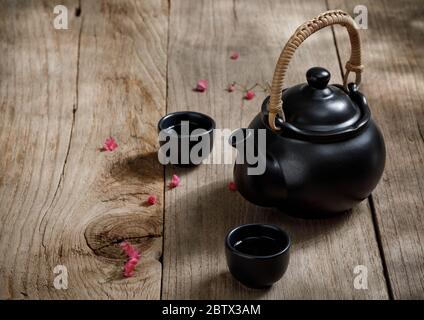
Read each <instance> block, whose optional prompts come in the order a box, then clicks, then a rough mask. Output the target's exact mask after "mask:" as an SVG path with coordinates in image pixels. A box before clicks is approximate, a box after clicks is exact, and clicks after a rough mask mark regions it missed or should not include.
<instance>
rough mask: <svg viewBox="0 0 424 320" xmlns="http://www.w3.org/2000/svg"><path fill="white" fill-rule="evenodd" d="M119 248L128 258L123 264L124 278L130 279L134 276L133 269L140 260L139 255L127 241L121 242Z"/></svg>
mask: <svg viewBox="0 0 424 320" xmlns="http://www.w3.org/2000/svg"><path fill="white" fill-rule="evenodd" d="M120 246H121V248H122V250H123V251H124V252H125V253H126V255H127V256H128V260H127V262H126V263H125V265H124V270H123V271H124V272H123V274H124V277H127V278H128V277H132V276H133V275H134V270H135V267H136V266H137V264H138V261H139V260H140V253H139V252H138V250H137V249H136V248H134V247H133V246H132V245H131V244H130V243H128V242H127V241H124V242H121V244H120Z"/></svg>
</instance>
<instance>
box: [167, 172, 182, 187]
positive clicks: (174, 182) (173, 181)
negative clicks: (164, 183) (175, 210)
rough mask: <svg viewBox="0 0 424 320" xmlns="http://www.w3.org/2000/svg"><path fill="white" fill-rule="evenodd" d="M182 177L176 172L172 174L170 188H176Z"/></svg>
mask: <svg viewBox="0 0 424 320" xmlns="http://www.w3.org/2000/svg"><path fill="white" fill-rule="evenodd" d="M180 182H181V179H180V177H179V176H177V175H176V174H174V175H172V178H171V182H170V183H169V187H170V188H176V187H178V186H179V185H180Z"/></svg>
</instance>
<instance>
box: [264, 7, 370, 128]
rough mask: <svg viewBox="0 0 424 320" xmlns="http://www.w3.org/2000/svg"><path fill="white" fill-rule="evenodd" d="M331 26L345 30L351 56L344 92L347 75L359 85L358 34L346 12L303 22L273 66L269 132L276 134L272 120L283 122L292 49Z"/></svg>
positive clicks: (344, 80) (332, 12)
mask: <svg viewBox="0 0 424 320" xmlns="http://www.w3.org/2000/svg"><path fill="white" fill-rule="evenodd" d="M333 24H340V25H342V26H344V27H345V28H346V29H347V32H348V33H349V37H350V46H351V54H350V59H349V61H348V62H347V63H346V72H345V74H344V77H343V86H344V87H345V88H346V86H347V81H348V77H349V73H350V72H352V71H353V72H355V74H356V80H355V82H356V84H357V85H359V84H360V82H361V72H362V69H363V66H362V65H361V42H360V39H359V33H358V30H357V29H356V27H355V22H354V21H353V19H352V17H351V16H350V15H348V14H347V13H346V12H344V11H341V10H331V11H327V12H324V13H323V14H321V15H319V16H318V17H316V18H315V19H312V20H310V21H307V22H305V23H304V24H302V25H301V26H299V27H298V28H297V29H296V31H295V33H294V34H293V35H292V36H291V38H290V39H289V41H287V43H286V45H285V46H284V49H283V51H282V52H281V54H280V57H279V58H278V62H277V66H276V67H275V71H274V77H273V79H272V86H271V96H270V99H269V104H268V112H269V117H268V122H269V126H270V127H271V128H272V129H273V130H279V128H278V127H277V126H276V125H275V118H276V116H277V114H280V116H281V118H282V119H283V121H284V120H285V117H284V112H283V104H282V100H281V98H282V90H283V85H284V78H285V76H286V71H287V67H288V65H289V63H290V60H291V58H292V57H293V55H294V52H295V51H296V49H297V48H298V47H299V46H300V44H301V43H302V42H303V41H305V40H306V38H308V37H309V36H310V35H311V34H313V33H315V32H317V31H318V30H321V29H322V28H325V27H327V26H331V25H333Z"/></svg>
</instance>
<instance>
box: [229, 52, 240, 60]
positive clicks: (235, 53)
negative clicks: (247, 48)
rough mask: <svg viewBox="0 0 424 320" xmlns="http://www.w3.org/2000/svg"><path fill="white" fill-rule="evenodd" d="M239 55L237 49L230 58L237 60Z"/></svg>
mask: <svg viewBox="0 0 424 320" xmlns="http://www.w3.org/2000/svg"><path fill="white" fill-rule="evenodd" d="M239 57H240V53H238V52H237V51H233V52H232V53H231V56H230V58H231V59H233V60H237V59H238V58H239Z"/></svg>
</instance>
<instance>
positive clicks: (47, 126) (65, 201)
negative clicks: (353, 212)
mask: <svg viewBox="0 0 424 320" xmlns="http://www.w3.org/2000/svg"><path fill="white" fill-rule="evenodd" d="M18 3H19V4H16V2H15V1H7V2H4V1H2V2H1V4H0V6H1V9H0V12H1V19H0V20H1V22H0V23H1V24H2V25H1V32H0V36H1V38H2V41H1V43H0V45H1V56H2V59H1V61H0V66H1V84H0V98H1V100H0V101H1V108H2V112H3V114H4V116H3V117H2V118H1V120H0V121H1V131H0V141H1V143H2V146H3V151H2V157H1V162H0V165H1V167H0V168H1V185H0V201H1V214H0V219H1V222H2V223H1V233H0V254H1V256H2V259H1V261H0V270H1V272H0V282H1V285H0V290H1V291H0V295H1V297H2V298H26V297H29V298H77V299H84V298H94V299H100V298H109V299H112V298H159V297H160V286H161V263H160V261H159V260H160V256H161V253H162V215H163V207H162V203H163V199H162V197H163V169H162V167H161V166H160V165H159V164H158V162H157V160H156V153H155V150H156V129H155V125H156V123H157V121H158V119H159V118H160V116H161V115H163V114H164V113H165V95H166V81H165V74H166V44H167V21H168V3H167V2H166V1H155V0H148V1H130V0H125V1H119V2H118V1H83V2H82V8H81V15H80V16H79V17H75V16H74V15H73V12H74V9H75V8H76V6H77V2H76V1H74V2H71V1H68V2H65V3H64V4H65V5H66V6H67V7H68V9H69V13H70V17H69V18H70V30H66V31H59V30H54V29H53V27H52V21H53V18H54V16H53V7H54V6H55V5H56V3H54V2H53V1H44V2H40V1H25V2H18ZM109 136H113V137H114V138H115V139H116V140H117V142H118V144H119V147H118V149H117V150H116V151H114V152H113V153H107V152H100V151H99V148H100V147H101V146H102V143H103V141H104V140H105V138H107V137H109ZM148 194H156V195H158V198H159V199H158V200H159V201H158V204H157V205H156V206H153V207H148V206H146V205H145V200H146V198H147V195H148ZM124 239H128V240H129V241H131V242H132V243H134V244H135V245H137V247H139V248H140V249H141V251H142V259H141V263H140V265H139V267H138V270H140V271H139V272H137V273H136V276H135V277H133V278H129V279H123V278H122V266H123V263H124V261H125V257H124V256H123V254H122V253H121V250H120V249H119V247H118V243H119V242H120V241H122V240H124ZM58 264H62V265H65V266H66V267H67V269H68V273H69V287H68V289H67V290H56V289H55V288H54V287H53V279H54V277H55V275H54V274H53V268H54V266H56V265H58Z"/></svg>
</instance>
